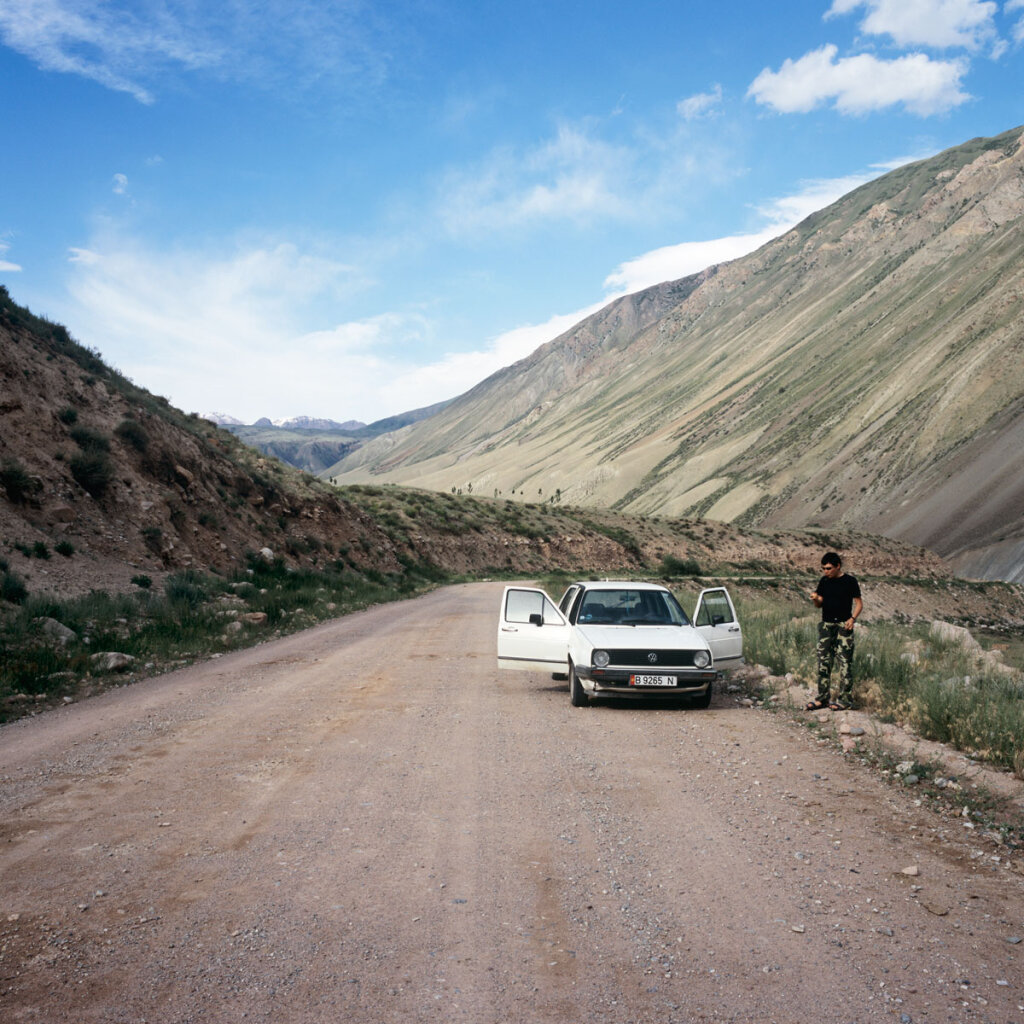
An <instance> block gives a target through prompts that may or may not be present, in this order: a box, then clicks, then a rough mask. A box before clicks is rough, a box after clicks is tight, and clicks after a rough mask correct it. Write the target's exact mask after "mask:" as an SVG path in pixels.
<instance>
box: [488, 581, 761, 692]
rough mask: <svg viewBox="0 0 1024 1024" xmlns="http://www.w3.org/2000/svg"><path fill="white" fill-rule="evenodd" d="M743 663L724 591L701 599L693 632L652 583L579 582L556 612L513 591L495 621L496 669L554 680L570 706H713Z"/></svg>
mask: <svg viewBox="0 0 1024 1024" xmlns="http://www.w3.org/2000/svg"><path fill="white" fill-rule="evenodd" d="M742 661H743V634H742V631H741V629H740V624H739V621H738V620H737V618H736V609H735V608H734V607H733V603H732V599H731V598H730V597H729V594H728V591H726V590H725V588H724V587H715V588H713V589H709V590H702V591H701V594H700V597H699V598H698V600H697V607H696V610H695V611H694V615H693V623H692V624H691V622H690V620H689V619H688V618H687V616H686V612H684V611H683V609H682V607H681V606H680V604H679V602H678V601H677V600H676V599H675V597H674V596H673V594H672V592H671V591H670V590H668V589H667V588H665V587H662V586H659V585H658V584H655V583H633V582H629V581H624V580H603V581H600V582H596V581H591V582H585V583H574V584H572V586H570V587H569V588H568V589H567V590H566V592H565V594H563V595H562V599H561V601H559V602H558V604H557V605H556V604H555V602H554V601H552V600H551V598H550V597H548V595H547V594H546V593H545V592H544V591H543V590H538V589H536V588H533V587H521V586H509V587H506V588H505V593H504V595H503V596H502V600H501V613H500V615H499V616H498V667H499V668H504V669H518V670H525V671H541V672H551V673H552V675H553V677H554V678H555V679H568V680H569V697H570V700H571V701H572V703H573V705H574V706H575V707H583V706H584V705H586V704H587V703H589V701H590V698H591V697H601V696H608V697H651V696H656V697H686V698H688V699H689V700H690V701H691V702H693V703H695V704H696V705H697V706H698V707H705V708H706V707H707V706H708V705H709V704H710V703H711V687H712V683H714V681H715V679H716V678H717V677H718V675H719V674H720V672H721V670H722V669H725V668H731V667H734V666H736V665H739V664H740V663H742Z"/></svg>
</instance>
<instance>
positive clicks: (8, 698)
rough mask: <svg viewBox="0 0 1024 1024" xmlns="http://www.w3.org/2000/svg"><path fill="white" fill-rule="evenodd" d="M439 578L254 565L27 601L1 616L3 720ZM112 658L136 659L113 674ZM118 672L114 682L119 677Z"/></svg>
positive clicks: (426, 572)
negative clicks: (107, 657) (129, 588)
mask: <svg viewBox="0 0 1024 1024" xmlns="http://www.w3.org/2000/svg"><path fill="white" fill-rule="evenodd" d="M436 581H438V572H437V570H435V569H434V568H433V567H423V566H418V565H414V564H409V565H406V566H405V567H404V570H403V572H402V573H400V574H393V575H387V574H384V573H380V572H375V571H373V570H370V571H358V570H356V569H354V568H352V567H351V566H347V565H346V564H345V563H344V562H342V561H340V560H339V561H337V562H335V563H333V565H330V566H327V567H322V568H320V569H317V570H301V569H300V570H296V569H292V568H289V567H286V566H285V565H283V564H282V563H281V562H280V561H275V562H272V563H268V562H266V561H264V560H263V559H262V558H259V557H253V558H251V559H250V562H249V568H248V569H247V570H246V571H244V572H242V573H240V574H239V575H238V576H236V577H235V578H233V579H228V578H225V577H221V576H216V575H214V574H212V573H200V572H195V571H192V570H186V571H183V572H178V573H175V574H173V575H172V576H170V577H168V578H167V580H166V582H165V584H164V588H163V593H155V592H153V591H152V590H150V589H149V587H148V586H147V585H145V584H148V583H149V582H150V581H149V580H148V578H146V577H138V578H137V583H138V586H139V589H138V590H137V591H136V592H135V593H129V594H116V595H111V594H107V593H104V592H100V591H94V592H92V593H91V594H88V595H86V596H84V597H77V598H73V599H68V600H59V599H56V598H51V597H43V596H28V595H23V596H22V600H21V601H20V603H18V604H16V605H7V606H5V607H4V608H3V614H2V615H0V654H2V658H0V721H5V720H9V719H11V718H16V717H19V716H20V715H22V714H25V713H26V711H29V710H31V709H32V708H33V707H34V706H36V705H37V704H40V703H43V702H45V701H46V700H48V699H53V698H58V699H59V698H60V697H61V696H65V695H71V694H75V693H78V692H80V688H81V687H82V686H83V685H85V686H87V687H92V688H95V687H102V686H104V685H108V684H109V683H110V682H112V681H114V680H116V679H121V678H124V679H130V678H132V677H133V676H135V675H137V674H144V675H148V674H152V673H153V672H154V671H160V670H161V669H164V668H168V667H175V666H177V665H183V664H187V663H188V662H190V661H193V660H195V659H196V658H201V657H205V656H209V655H210V654H213V653H217V652H222V651H227V650H232V649H235V648H238V647H246V646H249V645H251V644H253V643H254V642H256V641H257V640H258V639H259V637H260V636H262V635H266V636H268V637H270V636H280V635H283V634H285V633H292V632H295V631H297V630H299V629H304V628H306V627H308V626H311V625H314V624H315V623H317V622H320V621H323V620H325V619H329V618H333V617H335V616H338V615H343V614H345V613H347V612H352V611H356V610H358V609H360V608H365V607H368V606H369V605H371V604H378V603H382V602H385V601H393V600H396V599H398V598H401V597H407V596H410V595H412V594H414V593H417V592H419V591H421V590H423V589H424V588H425V587H427V586H429V585H430V584H431V583H433V582H436ZM105 653H116V654H121V655H127V656H128V657H129V659H132V660H131V661H126V660H125V659H121V660H120V664H119V665H118V667H117V668H114V669H112V668H110V667H105V662H104V659H102V658H100V657H97V656H98V655H102V654H105ZM115 672H116V673H118V674H117V675H114V674H113V673H115Z"/></svg>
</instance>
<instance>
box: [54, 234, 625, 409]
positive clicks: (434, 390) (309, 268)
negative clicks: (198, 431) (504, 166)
mask: <svg viewBox="0 0 1024 1024" xmlns="http://www.w3.org/2000/svg"><path fill="white" fill-rule="evenodd" d="M69 263H70V264H71V268H72V274H71V280H70V291H71V295H72V297H73V299H74V301H75V303H76V307H75V308H74V309H73V310H72V311H70V314H69V315H68V316H67V322H69V323H73V324H74V325H75V335H76V337H78V338H79V339H80V340H81V341H82V342H84V343H85V344H87V345H89V346H90V347H92V348H95V349H97V350H98V351H100V352H102V353H103V355H104V357H105V358H106V359H107V360H108V361H109V362H110V363H111V364H113V365H114V366H115V367H117V368H118V369H119V370H121V372H123V373H125V374H127V375H128V376H129V377H131V378H132V379H134V380H136V381H137V382H138V383H139V384H140V385H142V386H143V387H146V388H148V389H149V390H151V391H153V392H155V393H157V394H163V395H166V396H167V397H168V398H169V399H170V400H171V401H172V402H173V403H174V404H175V405H178V406H179V407H181V408H184V409H185V410H186V411H198V412H202V411H205V410H209V409H221V410H223V411H225V412H227V413H229V414H231V415H233V416H236V417H238V418H240V419H243V420H245V421H246V422H253V421H254V420H256V419H257V418H259V417H260V416H270V417H275V416H278V417H279V416H281V415H286V414H287V415H298V414H306V415H322V416H330V417H332V418H334V419H352V418H356V419H361V420H364V421H372V420H376V419H381V418H383V417H385V416H389V415H393V414H395V413H399V412H404V411H407V410H409V409H414V408H419V407H422V406H426V405H432V404H433V403H435V402H439V401H443V400H445V399H448V398H452V397H454V396H455V395H457V394H460V393H462V392H463V391H467V390H468V389H469V388H471V387H473V386H474V385H476V384H478V383H479V382H480V381H481V380H483V379H484V378H485V377H488V376H489V375H490V374H492V373H494V372H496V371H497V370H500V369H501V368H502V367H504V366H508V365H509V364H511V363H513V362H516V361H517V360H518V359H521V358H523V357H524V356H526V355H529V353H530V352H532V351H533V350H534V349H536V348H537V346H538V345H540V344H542V343H544V342H546V341H549V340H550V339H551V338H553V337H555V336H557V335H558V334H560V333H561V332H562V331H565V330H568V329H569V328H570V327H572V326H573V325H574V324H576V323H577V322H578V321H579V320H581V319H582V318H584V317H586V316H588V315H590V313H592V312H596V311H597V310H598V309H599V308H600V307H601V306H602V305H604V303H605V301H607V300H604V299H602V300H601V301H599V302H597V303H595V304H594V305H593V306H591V307H589V308H587V309H584V310H580V311H578V312H575V313H569V314H564V315H559V316H554V317H551V318H550V319H549V320H547V321H546V322H544V323H541V324H535V325H528V326H522V327H518V328H515V329H513V330H510V331H507V332H504V333H502V334H500V335H498V336H497V337H495V338H494V339H492V340H491V341H490V342H489V343H488V344H487V345H486V346H484V347H483V348H481V349H480V350H478V351H472V352H459V353H447V354H442V355H440V356H438V357H433V358H432V357H431V356H430V355H429V354H427V353H429V352H432V351H434V350H435V349H436V344H437V330H436V327H435V325H434V324H433V323H432V321H430V320H429V318H427V317H425V316H423V315H421V314H419V313H404V312H385V313H381V314H379V315H376V316H371V317H366V318H362V319H356V320H350V321H347V322H343V323H337V324H335V325H333V326H331V327H328V328H317V327H315V326H310V324H309V322H310V321H316V320H318V319H320V320H321V322H323V321H322V318H323V317H324V316H325V315H327V314H326V313H324V311H323V309H324V306H326V308H328V309H330V308H334V307H335V306H336V302H331V303H327V304H318V300H319V299H320V298H322V296H323V295H324V294H334V295H335V296H337V294H338V293H340V292H344V291H345V290H346V289H348V288H349V287H350V286H351V283H352V280H353V278H355V277H357V276H358V275H357V274H356V272H355V270H354V269H353V268H352V267H350V266H348V265H346V264H343V263H340V262H337V261H333V260H330V259H326V258H324V257H321V256H316V255H310V254H308V253H303V252H302V251H300V250H299V249H298V248H297V247H296V246H294V245H288V244H279V245H273V246H263V247H250V248H246V249H239V251H237V252H236V253H234V254H231V255H229V256H224V255H216V254H214V255H211V254H208V253H202V252H194V251H190V252H183V251H179V252H176V253H155V252H152V251H148V250H146V249H145V248H144V247H142V246H140V245H139V244H137V243H136V242H134V241H132V240H130V239H125V238H122V237H118V236H115V235H113V234H109V235H107V236H106V237H103V238H99V239H96V240H95V241H94V242H93V243H92V244H91V245H90V246H89V247H88V248H76V249H73V250H71V252H70V255H69Z"/></svg>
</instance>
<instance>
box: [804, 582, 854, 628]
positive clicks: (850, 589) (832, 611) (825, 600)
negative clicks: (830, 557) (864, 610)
mask: <svg viewBox="0 0 1024 1024" xmlns="http://www.w3.org/2000/svg"><path fill="white" fill-rule="evenodd" d="M814 592H815V593H816V594H820V595H821V597H822V605H821V621H822V622H845V621H846V620H847V619H848V618H849V617H850V616H851V615H852V614H853V599H854V598H855V597H860V584H859V583H858V582H857V577H856V576H851V575H850V574H849V573H843V575H842V576H836V577H835V579H830V578H829V577H828V576H822V577H821V579H820V580H818V586H817V587H816V588H815V591H814Z"/></svg>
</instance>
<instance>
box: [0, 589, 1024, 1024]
mask: <svg viewBox="0 0 1024 1024" xmlns="http://www.w3.org/2000/svg"><path fill="white" fill-rule="evenodd" d="M500 591H501V587H500V585H497V584H473V585H466V586H458V587H450V588H445V589H443V590H439V591H437V592H435V593H432V594H430V595H427V596H425V597H422V598H419V599H416V600H414V601H408V602H403V603H400V604H396V605H389V606H386V607H379V608H373V609H370V610H368V611H366V612H362V613H359V614H357V615H353V616H349V617H347V618H345V619H341V620H337V621H335V622H331V623H327V624H324V625H321V626H319V627H317V628H315V629H312V630H309V631H307V632H304V633H301V634H296V635H294V636H290V637H287V638H284V639H282V640H279V641H276V642H274V643H269V644H266V645H263V646H260V647H256V648H253V649H250V650H247V651H241V652H237V653H234V654H231V655H227V656H225V657H223V658H220V659H217V660H215V661H211V662H208V663H206V664H204V665H201V666H195V667H192V668H189V669H185V670H182V671H180V672H176V673H173V674H170V675H167V676H162V677H159V678H155V679H151V680H147V681H145V682H142V683H139V684H136V685H135V686H133V687H130V688H125V689H120V690H115V691H111V692H109V693H106V694H104V695H102V696H100V697H97V698H94V699H92V700H90V701H87V702H85V703H82V704H77V705H73V706H70V707H67V708H64V709H60V710H58V711H55V712H52V713H49V714H45V715H41V716H38V717H36V718H31V719H25V720H22V721H20V722H16V723H13V724H11V725H8V726H4V727H3V728H0V782H2V790H0V822H2V824H0V1016H2V1017H3V1019H4V1020H11V1021H47V1022H51V1021H52V1022H58V1021H74V1022H82V1021H100V1022H129V1021H130V1022H140V1021H154V1022H155V1021H159V1022H161V1024H172V1022H173V1024H178V1022H181V1024H184V1022H191V1021H217V1022H233V1021H243V1020H244V1021H275V1022H281V1021H287V1022H291V1021H295V1022H306V1021H309V1022H313V1021H340V1020H345V1021H360V1022H361V1021H365V1022H371V1021H372V1022H396V1024H397V1022H418V1021H436V1020H442V1019H444V1020H452V1021H466V1022H474V1024H481V1022H490V1021H493V1022H498V1021H502V1022H507V1021H543V1022H563V1021H564V1022H577V1021H583V1020H586V1021H588V1022H609V1024H612V1022H614V1024H626V1022H654V1021H658V1022H680V1024H682V1022H689V1021H733V1022H751V1024H753V1022H758V1024H763V1022H769V1021H778V1022H793V1024H796V1022H807V1021H821V1022H829V1021H835V1022H849V1021H858V1022H873V1021H911V1022H915V1021H916V1022H924V1021H928V1022H936V1021H977V1022H993V1024H996V1022H998V1024H1008V1022H1011V1021H1017V1022H1024V968H1022V959H1021V958H1022V956H1024V943H1022V942H1021V941H1020V940H1021V937H1022V936H1024V877H1022V871H1024V867H1022V864H1021V862H1020V861H1019V860H1018V859H1017V858H1016V856H1015V855H1013V854H1008V852H1007V851H1006V850H1005V848H1001V847H999V846H998V845H997V843H996V842H995V841H994V840H993V839H992V838H989V837H985V836H983V835H979V834H977V833H978V830H976V829H973V830H972V829H969V828H966V827H964V825H963V824H961V823H960V822H956V821H951V820H947V819H943V818H939V817H938V816H936V815H935V814H933V813H932V812H930V811H928V810H927V809H926V808H924V807H919V806H917V805H916V804H915V800H914V797H913V794H912V793H911V792H909V791H905V790H901V789H898V788H895V787H893V786H890V785H887V784H886V783H885V782H883V781H882V780H881V779H879V778H878V777H876V776H874V775H872V774H870V773H868V772H866V771H865V770H864V769H863V767H862V766H860V765H859V764H858V763H857V760H856V758H855V757H844V756H843V755H842V754H841V753H839V752H838V751H837V750H836V749H834V748H833V747H832V746H831V745H828V744H822V743H819V741H818V739H817V738H816V737H815V735H814V734H812V733H811V732H809V731H807V730H804V729H801V728H799V727H798V726H794V725H793V724H792V723H790V722H789V721H787V720H786V719H785V718H784V717H782V716H773V715H770V714H768V713H766V712H764V711H762V710H757V709H754V708H748V707H743V706H742V705H741V704H740V702H739V701H738V700H737V699H736V698H735V697H733V696H730V695H729V694H727V693H720V694H718V695H717V696H716V698H715V700H714V702H713V704H712V707H711V708H710V709H709V710H708V711H694V710H681V709H677V708H671V707H669V708H666V707H663V706H658V705H655V704H651V705H645V706H637V705H633V704H627V705H621V704H620V705H617V706H611V705H598V706H594V707H590V708H585V709H573V708H571V707H570V705H569V699H568V694H567V693H566V691H565V686H564V684H560V683H554V682H552V681H551V680H550V679H548V678H546V677H544V676H537V675H530V674H517V673H507V672H505V673H499V672H498V671H497V669H496V666H495V657H494V631H495V625H496V611H497V606H498V597H499V595H500Z"/></svg>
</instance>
